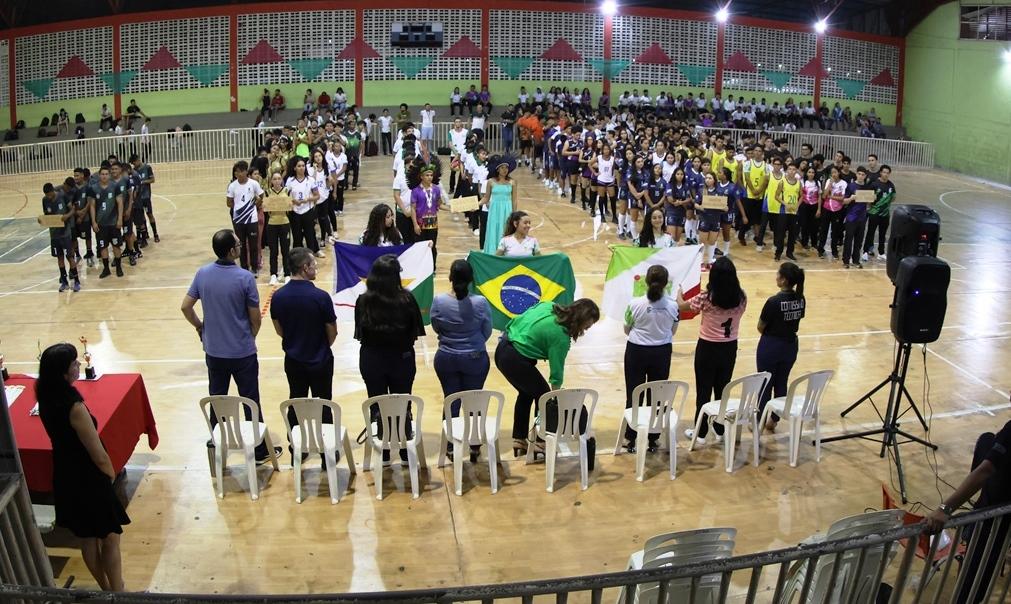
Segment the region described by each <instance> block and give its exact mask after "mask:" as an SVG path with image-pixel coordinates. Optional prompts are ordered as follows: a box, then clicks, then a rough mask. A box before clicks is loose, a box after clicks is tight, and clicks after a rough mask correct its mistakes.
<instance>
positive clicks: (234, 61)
mask: <svg viewBox="0 0 1011 604" xmlns="http://www.w3.org/2000/svg"><path fill="white" fill-rule="evenodd" d="M228 98H229V107H228V110H229V111H231V112H232V113H235V112H236V111H238V110H239V16H238V15H237V14H236V13H232V14H230V15H228Z"/></svg>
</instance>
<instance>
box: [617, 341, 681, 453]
mask: <svg viewBox="0 0 1011 604" xmlns="http://www.w3.org/2000/svg"><path fill="white" fill-rule="evenodd" d="M671 349H672V346H671V345H670V344H662V345H660V346H643V345H641V344H633V343H632V342H628V343H627V344H625V408H626V409H629V408H631V407H632V391H633V390H635V387H636V386H638V385H640V384H645V383H646V382H653V381H656V380H666V379H667V378H669V377H670V355H671ZM636 402H638V401H636ZM625 440H628V441H631V442H635V430H633V429H632V428H631V426H630V427H627V428H626V429H625Z"/></svg>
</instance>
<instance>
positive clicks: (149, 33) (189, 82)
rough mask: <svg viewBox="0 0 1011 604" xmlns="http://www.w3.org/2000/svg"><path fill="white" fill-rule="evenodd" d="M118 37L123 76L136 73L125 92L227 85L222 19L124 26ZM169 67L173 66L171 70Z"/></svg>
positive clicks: (225, 32) (225, 35)
mask: <svg viewBox="0 0 1011 604" xmlns="http://www.w3.org/2000/svg"><path fill="white" fill-rule="evenodd" d="M120 35H121V37H120V65H121V66H122V69H123V71H124V72H137V74H136V75H135V76H133V78H132V79H131V80H130V83H129V84H128V85H127V86H126V87H125V88H124V91H125V92H156V91H163V90H186V89H189V88H199V87H200V86H201V85H202V84H203V85H208V86H211V85H215V86H224V85H227V83H228V17H203V18H197V19H174V20H172V21H147V22H144V23H127V24H124V25H123V26H122V29H121V34H120ZM175 64H178V65H179V66H178V67H171V66H172V65H175ZM211 66H218V67H217V68H213V69H212V68H211ZM145 67H146V69H145ZM187 68H190V69H191V70H193V74H196V75H199V76H200V77H201V78H203V81H202V80H201V79H198V78H196V77H194V75H191V73H190V71H189V70H187ZM219 71H220V73H218V72H219ZM216 73H217V74H218V75H217V77H214V74H216ZM212 78H213V79H212Z"/></svg>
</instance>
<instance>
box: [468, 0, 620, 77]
mask: <svg viewBox="0 0 1011 604" xmlns="http://www.w3.org/2000/svg"><path fill="white" fill-rule="evenodd" d="M490 25H491V31H490V32H489V39H490V41H491V49H490V52H489V54H490V55H491V56H492V57H516V58H520V59H532V62H531V63H530V65H529V67H527V68H526V69H525V70H523V71H522V73H521V74H520V75H519V77H518V79H521V80H548V81H563V82H564V81H570V82H572V81H576V82H601V81H603V76H602V75H601V74H600V72H598V71H597V70H596V69H594V68H593V67H591V66H590V64H589V63H588V62H587V60H588V59H601V58H603V56H604V17H603V16H601V15H600V14H597V13H546V12H533V11H504V10H493V11H491V15H490ZM559 38H562V39H564V40H565V41H566V42H568V43H569V45H571V46H572V48H573V49H574V50H575V51H576V52H577V53H578V54H579V55H580V56H581V57H582V60H581V61H553V60H547V59H541V58H540V56H541V54H542V53H544V51H546V50H548V49H549V48H551V46H552V45H553V44H555V42H556V41H557V40H558V39H559ZM488 75H489V78H490V79H492V80H508V79H510V78H509V74H507V73H506V72H504V71H503V70H502V69H501V68H500V67H499V66H498V65H497V64H496V62H495V60H494V59H492V61H491V65H490V67H489V73H488Z"/></svg>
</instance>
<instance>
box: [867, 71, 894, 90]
mask: <svg viewBox="0 0 1011 604" xmlns="http://www.w3.org/2000/svg"><path fill="white" fill-rule="evenodd" d="M871 84H874V85H875V86H895V78H893V77H892V72H891V70H890V69H885V70H883V71H882V72H881V73H879V74H878V75H876V76H874V79H873V80H871Z"/></svg>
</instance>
